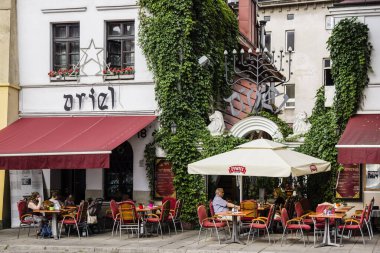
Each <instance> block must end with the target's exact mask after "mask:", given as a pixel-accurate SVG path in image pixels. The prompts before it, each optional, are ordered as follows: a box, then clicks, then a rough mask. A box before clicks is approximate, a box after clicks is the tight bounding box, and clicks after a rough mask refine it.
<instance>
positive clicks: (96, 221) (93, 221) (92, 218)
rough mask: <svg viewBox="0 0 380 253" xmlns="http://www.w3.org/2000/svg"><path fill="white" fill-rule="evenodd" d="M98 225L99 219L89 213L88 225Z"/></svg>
mask: <svg viewBox="0 0 380 253" xmlns="http://www.w3.org/2000/svg"><path fill="white" fill-rule="evenodd" d="M97 223H98V217H97V216H91V215H90V214H89V212H88V211H87V224H97Z"/></svg>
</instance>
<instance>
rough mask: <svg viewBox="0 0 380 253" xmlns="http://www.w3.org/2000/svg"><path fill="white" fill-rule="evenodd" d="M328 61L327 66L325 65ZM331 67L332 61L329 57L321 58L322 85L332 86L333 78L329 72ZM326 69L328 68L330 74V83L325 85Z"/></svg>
mask: <svg viewBox="0 0 380 253" xmlns="http://www.w3.org/2000/svg"><path fill="white" fill-rule="evenodd" d="M327 61H328V62H329V66H328V67H326V64H325V63H326V62H327ZM331 67H332V61H331V59H330V58H323V59H322V69H323V73H322V74H323V86H328V87H332V86H334V80H333V78H332V73H331V71H332V70H331ZM327 70H330V76H331V84H330V85H327V81H326V80H327V79H326V77H327Z"/></svg>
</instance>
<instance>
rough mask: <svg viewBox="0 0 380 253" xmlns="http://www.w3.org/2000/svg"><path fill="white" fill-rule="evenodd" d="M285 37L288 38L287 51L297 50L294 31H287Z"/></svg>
mask: <svg viewBox="0 0 380 253" xmlns="http://www.w3.org/2000/svg"><path fill="white" fill-rule="evenodd" d="M285 37H286V45H285V48H286V51H288V50H289V48H291V49H292V50H293V51H294V49H295V47H294V31H285Z"/></svg>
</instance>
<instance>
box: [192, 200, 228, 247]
mask: <svg viewBox="0 0 380 253" xmlns="http://www.w3.org/2000/svg"><path fill="white" fill-rule="evenodd" d="M197 213H198V221H199V226H200V228H199V232H198V243H199V241H200V236H201V231H202V230H204V231H207V230H211V231H212V230H213V229H215V232H216V236H217V237H218V241H219V244H220V238H219V232H218V231H219V230H220V229H224V230H225V229H226V227H227V222H226V221H221V220H219V219H217V218H215V217H207V210H206V207H205V206H204V205H200V206H198V210H197ZM211 234H212V233H211ZM206 235H207V233H206Z"/></svg>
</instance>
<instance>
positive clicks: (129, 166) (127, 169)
mask: <svg viewBox="0 0 380 253" xmlns="http://www.w3.org/2000/svg"><path fill="white" fill-rule="evenodd" d="M110 163H111V164H110V168H109V169H105V170H104V198H105V199H106V200H110V199H115V200H116V201H121V200H122V199H127V198H130V199H133V150H132V146H131V144H129V142H128V141H126V142H124V143H123V144H121V145H120V146H118V147H117V148H115V149H114V150H113V151H112V154H111V161H110Z"/></svg>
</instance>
